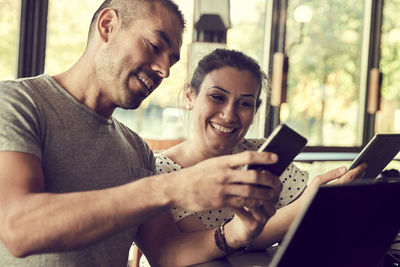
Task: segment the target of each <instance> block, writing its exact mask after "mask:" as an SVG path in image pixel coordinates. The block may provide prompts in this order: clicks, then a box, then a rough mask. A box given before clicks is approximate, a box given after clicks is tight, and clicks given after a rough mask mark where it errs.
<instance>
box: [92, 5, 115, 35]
mask: <svg viewBox="0 0 400 267" xmlns="http://www.w3.org/2000/svg"><path fill="white" fill-rule="evenodd" d="M118 24H119V16H118V13H117V11H116V10H115V9H112V8H105V9H103V10H102V11H101V12H100V14H99V17H98V19H97V31H98V33H99V35H100V38H101V39H102V40H103V41H104V42H108V40H109V38H110V35H111V33H112V32H113V31H114V30H116V29H117V26H118Z"/></svg>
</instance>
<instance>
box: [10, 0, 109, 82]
mask: <svg viewBox="0 0 400 267" xmlns="http://www.w3.org/2000/svg"><path fill="white" fill-rule="evenodd" d="M11 1H14V0H11ZM102 2H103V1H102V0H89V1H81V0H69V1H57V0H50V1H49V14H48V24H47V44H46V62H45V72H46V73H48V74H50V75H53V74H58V73H60V72H63V71H65V70H66V69H67V68H69V67H70V66H71V65H72V64H73V63H75V62H76V61H77V60H78V58H79V57H80V56H81V55H82V53H83V51H84V50H85V47H86V41H87V35H88V31H89V24H90V21H91V19H92V16H93V13H94V12H95V11H96V10H97V8H98V7H99V6H100V4H101V3H102Z"/></svg>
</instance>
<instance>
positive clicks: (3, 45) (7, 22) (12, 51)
mask: <svg viewBox="0 0 400 267" xmlns="http://www.w3.org/2000/svg"><path fill="white" fill-rule="evenodd" d="M0 14H1V16H0V25H2V26H1V28H0V80H4V79H15V78H16V77H17V62H18V36H19V18H20V17H19V16H18V15H17V14H20V2H19V1H15V0H0Z"/></svg>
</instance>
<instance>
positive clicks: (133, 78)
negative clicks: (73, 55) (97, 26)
mask: <svg viewBox="0 0 400 267" xmlns="http://www.w3.org/2000/svg"><path fill="white" fill-rule="evenodd" d="M148 8H150V12H149V15H148V16H146V17H144V18H140V19H137V20H135V21H134V22H132V24H131V25H130V26H129V27H128V28H122V29H121V28H120V29H118V31H117V33H116V34H115V35H114V36H112V37H110V39H109V42H107V43H105V46H106V47H105V49H104V51H103V53H101V57H100V59H99V60H100V64H98V66H100V67H98V68H97V69H96V72H97V73H96V74H97V78H98V81H99V84H98V86H99V87H100V88H101V89H100V94H104V96H105V97H104V99H105V100H106V101H107V102H111V103H109V104H111V105H113V106H119V107H122V108H126V109H135V108H137V107H139V105H140V103H141V102H142V101H143V100H144V99H145V98H146V97H147V96H148V95H150V94H151V93H152V92H153V91H154V89H155V88H157V86H159V85H160V83H161V81H162V79H164V78H167V77H168V76H169V70H170V67H171V66H172V65H174V64H175V63H176V62H177V61H178V60H179V53H180V48H181V45H182V27H181V25H180V24H179V21H178V18H177V17H176V15H175V14H173V13H171V12H170V11H169V10H167V9H166V8H165V7H163V6H162V5H161V4H160V3H157V2H156V3H152V4H149V7H148Z"/></svg>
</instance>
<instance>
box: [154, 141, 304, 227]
mask: <svg viewBox="0 0 400 267" xmlns="http://www.w3.org/2000/svg"><path fill="white" fill-rule="evenodd" d="M264 140H265V139H243V140H242V141H241V142H239V143H238V144H237V145H236V146H235V148H234V149H233V153H234V154H235V153H239V152H242V151H246V150H257V149H258V148H259V147H260V146H261V145H262V144H263V142H264ZM156 168H157V173H158V174H162V173H170V172H173V171H177V170H180V169H182V168H183V167H182V166H180V165H179V164H177V163H176V162H174V161H173V160H171V159H169V158H168V157H166V156H165V155H163V154H162V153H161V154H157V155H156ZM279 179H280V180H281V182H282V184H283V188H282V192H281V195H280V197H279V201H278V203H277V208H278V209H279V208H281V207H283V206H285V205H287V204H289V203H290V202H292V201H293V200H294V199H296V198H297V197H298V196H299V194H300V193H301V192H303V190H304V188H305V187H306V185H307V181H308V173H307V172H305V171H301V170H300V169H299V168H297V167H296V166H295V165H294V164H290V165H289V167H288V168H287V169H286V170H285V171H284V172H283V174H282V175H281V176H280V177H279ZM171 213H172V215H173V217H174V219H175V221H176V222H177V221H180V220H182V219H183V218H185V217H187V216H190V215H195V216H197V218H198V219H199V220H201V222H202V223H203V224H204V225H205V226H206V228H213V227H216V226H219V225H221V224H222V223H223V222H224V221H226V220H228V219H230V218H232V217H233V211H232V209H231V208H229V207H225V208H221V209H216V210H209V211H203V212H192V211H189V210H183V209H180V208H174V209H171Z"/></svg>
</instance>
